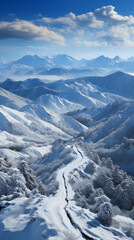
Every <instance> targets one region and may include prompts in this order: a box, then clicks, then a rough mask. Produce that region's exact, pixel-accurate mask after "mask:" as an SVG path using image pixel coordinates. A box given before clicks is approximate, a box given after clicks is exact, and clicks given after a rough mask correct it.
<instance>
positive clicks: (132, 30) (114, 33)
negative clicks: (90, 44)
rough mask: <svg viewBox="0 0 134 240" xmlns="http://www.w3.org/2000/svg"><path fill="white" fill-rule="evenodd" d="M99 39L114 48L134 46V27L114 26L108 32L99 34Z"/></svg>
mask: <svg viewBox="0 0 134 240" xmlns="http://www.w3.org/2000/svg"><path fill="white" fill-rule="evenodd" d="M98 39H100V40H103V41H106V42H107V43H108V44H109V45H112V46H134V27H129V26H124V25H123V26H119V25H117V26H112V27H111V28H110V29H109V30H108V31H102V32H99V34H98Z"/></svg>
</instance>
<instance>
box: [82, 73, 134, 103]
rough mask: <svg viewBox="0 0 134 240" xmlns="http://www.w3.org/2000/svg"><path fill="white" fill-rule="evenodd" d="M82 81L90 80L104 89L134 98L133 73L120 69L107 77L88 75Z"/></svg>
mask: <svg viewBox="0 0 134 240" xmlns="http://www.w3.org/2000/svg"><path fill="white" fill-rule="evenodd" d="M82 81H85V82H90V83H92V84H94V85H96V86H98V87H100V88H101V89H103V91H108V92H111V93H115V94H118V95H121V96H123V97H128V98H132V99H134V76H132V75H129V74H126V73H123V72H120V71H118V72H116V73H113V74H111V75H108V76H105V77H86V78H84V79H82Z"/></svg>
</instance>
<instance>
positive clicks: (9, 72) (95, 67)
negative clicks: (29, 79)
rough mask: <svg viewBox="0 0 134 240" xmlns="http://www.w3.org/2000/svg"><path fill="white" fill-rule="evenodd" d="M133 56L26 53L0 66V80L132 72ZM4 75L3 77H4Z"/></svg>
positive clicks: (133, 66) (133, 65)
mask: <svg viewBox="0 0 134 240" xmlns="http://www.w3.org/2000/svg"><path fill="white" fill-rule="evenodd" d="M133 69H134V58H133V57H131V58H129V59H126V60H124V59H121V58H120V57H119V56H116V57H114V58H109V57H105V56H103V55H102V56H100V57H97V58H96V59H91V60H88V59H81V60H77V59H75V58H73V57H71V56H68V55H66V54H59V55H56V56H52V57H49V56H45V57H41V56H38V55H33V56H32V55H26V56H24V57H22V58H21V59H18V60H16V61H13V62H10V63H8V64H2V65H1V66H0V71H1V77H0V80H4V79H5V78H8V77H12V76H16V77H17V76H18V77H19V76H24V75H29V76H32V75H33V76H34V75H40V76H44V75H54V76H62V77H63V76H66V77H81V76H89V75H90V76H104V75H106V74H110V73H112V72H115V71H125V72H128V73H133V72H134V70H133ZM4 77H5V78H4Z"/></svg>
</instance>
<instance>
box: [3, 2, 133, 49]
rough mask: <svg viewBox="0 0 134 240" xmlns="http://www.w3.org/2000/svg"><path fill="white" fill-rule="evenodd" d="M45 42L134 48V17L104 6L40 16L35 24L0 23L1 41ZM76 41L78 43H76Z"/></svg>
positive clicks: (21, 21) (18, 22)
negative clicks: (87, 10)
mask: <svg viewBox="0 0 134 240" xmlns="http://www.w3.org/2000/svg"><path fill="white" fill-rule="evenodd" d="M11 38H14V39H25V40H43V41H47V42H54V43H56V44H60V45H65V40H66V42H67V44H68V45H69V44H72V45H73V44H77V45H83V46H86V47H92V46H93V47H99V46H103V47H105V46H134V16H132V15H129V16H122V15H120V14H119V13H117V12H116V11H115V7H114V6H111V5H109V6H103V7H101V8H98V9H96V10H95V11H94V12H87V13H84V14H81V15H76V14H75V13H72V12H71V13H69V14H67V15H65V16H63V17H58V18H48V17H42V16H40V19H38V20H36V21H34V20H33V21H25V20H19V19H17V20H14V21H12V22H6V21H2V22H0V39H11ZM76 39H77V40H76Z"/></svg>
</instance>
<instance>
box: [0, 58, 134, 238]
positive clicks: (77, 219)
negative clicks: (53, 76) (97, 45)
mask: <svg viewBox="0 0 134 240" xmlns="http://www.w3.org/2000/svg"><path fill="white" fill-rule="evenodd" d="M132 62H133V60H132V59H129V60H127V61H126V64H127V63H128V64H129V63H131V64H132ZM123 63H125V61H123V60H122V59H120V58H118V57H116V58H114V59H110V58H105V57H104V56H101V57H100V58H97V59H94V60H90V61H88V60H84V59H82V60H79V61H78V60H76V59H73V58H71V57H69V56H66V55H58V56H55V57H52V58H49V57H45V58H40V57H38V56H25V57H24V58H22V59H20V60H18V61H15V62H13V63H10V64H8V65H4V66H1V69H2V68H3V71H6V68H7V69H10V71H12V70H13V69H14V70H15V71H16V69H17V71H19V69H21V70H22V72H23V70H24V69H25V70H26V71H27V70H28V71H33V69H35V70H34V71H38V73H41V72H43V71H44V69H47V70H45V71H51V73H52V69H60V71H61V69H62V71H64V70H67V71H72V68H73V69H76V70H77V69H78V71H85V70H84V69H89V68H90V67H91V68H92V69H95V68H96V69H97V68H98V69H99V70H98V72H99V71H100V69H101V70H102V68H105V69H110V71H111V70H112V69H114V71H115V68H114V65H115V66H116V67H117V68H118V67H119V66H123ZM96 66H97V67H96ZM131 66H132V65H131ZM70 69H71V70H70ZM90 70H91V69H90ZM56 71H57V70H56ZM47 74H48V72H47ZM70 76H72V77H71V79H67V80H65V79H64V80H57V81H53V82H51V81H50V82H49V81H48V82H47V83H46V82H45V81H43V80H40V79H39V78H28V79H26V80H25V81H14V80H12V79H10V78H8V79H7V80H5V81H3V82H1V83H0V209H1V211H0V213H1V214H0V239H5V240H9V239H11V238H14V239H15V240H18V239H20V240H23V239H26V240H29V239H33V240H37V239H38V240H42V239H49V240H63V239H66V240H70V239H71V238H72V237H73V239H76V238H78V239H80V240H82V239H93V240H96V239H97V240H107V239H110V240H115V239H116V240H132V239H133V238H134V232H133V229H134V180H133V175H134V161H133V155H134V127H133V122H134V76H132V75H129V74H126V73H123V72H121V71H117V72H115V73H112V74H110V75H107V76H87V77H77V78H73V75H70ZM117 164H118V165H117Z"/></svg>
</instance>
